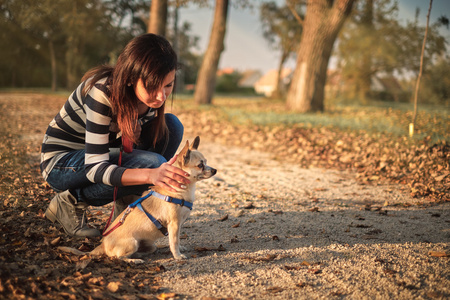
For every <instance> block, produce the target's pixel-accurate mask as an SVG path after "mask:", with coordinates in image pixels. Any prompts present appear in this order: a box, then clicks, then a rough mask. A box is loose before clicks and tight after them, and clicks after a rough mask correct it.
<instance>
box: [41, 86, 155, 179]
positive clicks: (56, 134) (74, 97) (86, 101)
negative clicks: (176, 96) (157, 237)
mask: <svg viewBox="0 0 450 300" xmlns="http://www.w3.org/2000/svg"><path fill="white" fill-rule="evenodd" d="M105 81H106V79H102V80H100V81H98V82H97V83H96V84H95V85H94V87H93V88H92V89H91V90H90V91H89V93H87V94H86V95H85V96H83V95H82V90H83V88H84V86H85V84H86V82H83V83H81V84H80V85H79V86H78V88H77V89H76V90H75V91H74V92H73V93H72V94H71V95H70V97H69V98H68V100H67V101H66V103H65V104H64V106H63V107H62V108H61V110H60V111H59V113H58V114H57V115H56V117H55V118H54V119H53V120H52V121H51V122H50V124H49V126H48V129H47V132H46V133H45V136H44V141H43V143H42V151H41V166H40V167H41V171H42V175H43V176H44V179H47V177H48V174H49V173H50V172H51V170H52V169H53V167H54V166H55V164H56V163H57V162H58V160H59V159H61V158H62V157H63V156H64V155H66V154H67V153H69V152H71V151H73V150H81V149H85V151H86V154H85V167H86V177H87V178H88V179H89V180H90V181H91V182H93V183H104V184H107V185H112V186H121V179H122V174H123V172H124V171H125V168H123V167H119V166H117V165H116V164H112V163H110V162H109V148H110V147H112V146H113V145H115V147H118V146H119V145H120V137H121V135H122V133H121V132H117V131H118V130H117V124H115V123H114V122H113V121H112V109H111V103H110V102H109V97H108V88H107V86H106V85H105ZM154 115H155V111H152V110H151V109H149V111H148V112H147V114H146V115H145V116H141V117H140V118H139V122H140V124H141V125H143V124H144V123H145V122H148V121H149V120H151V119H152V118H153V117H154Z"/></svg>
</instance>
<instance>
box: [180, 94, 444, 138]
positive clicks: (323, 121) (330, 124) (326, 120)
mask: <svg viewBox="0 0 450 300" xmlns="http://www.w3.org/2000/svg"><path fill="white" fill-rule="evenodd" d="M175 102H178V103H176V104H175V105H176V106H180V107H181V108H182V109H183V108H185V109H193V107H194V106H195V104H194V102H193V100H192V98H189V97H183V98H180V99H176V100H175ZM213 103H214V105H212V106H199V107H197V109H200V110H211V113H213V112H214V113H215V114H217V115H218V116H220V117H224V118H227V119H228V120H229V121H231V122H233V123H236V124H247V125H249V124H250V125H257V126H269V127H275V126H287V127H290V126H294V125H295V126H300V127H304V128H312V127H327V128H334V129H338V130H345V131H365V132H368V133H370V134H380V133H381V134H389V135H394V136H408V134H409V123H410V122H411V120H412V114H413V112H412V108H413V107H412V105H411V104H406V103H393V102H372V103H370V104H368V105H364V106H363V105H345V106H344V105H339V104H337V105H329V106H328V107H327V109H326V111H325V112H318V113H295V112H289V111H287V110H286V109H285V104H284V102H283V101H280V100H269V99H265V98H261V97H239V98H236V97H220V98H215V99H214V100H213ZM449 115H450V109H448V108H445V107H439V106H432V105H427V106H422V107H421V108H420V110H419V113H418V117H417V121H416V126H415V127H416V134H415V136H414V140H422V139H423V138H425V137H430V140H431V141H432V142H438V141H449V140H450V138H449V133H450V119H449Z"/></svg>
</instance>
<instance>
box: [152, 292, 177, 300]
mask: <svg viewBox="0 0 450 300" xmlns="http://www.w3.org/2000/svg"><path fill="white" fill-rule="evenodd" d="M176 296H177V294H175V293H162V294H159V295H158V296H157V298H158V299H159V300H165V299H170V298H175V297H176Z"/></svg>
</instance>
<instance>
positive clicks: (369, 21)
mask: <svg viewBox="0 0 450 300" xmlns="http://www.w3.org/2000/svg"><path fill="white" fill-rule="evenodd" d="M373 6H374V0H366V2H365V4H364V12H363V15H362V18H361V24H360V26H362V27H363V29H364V32H365V33H366V36H367V37H368V39H367V40H368V41H370V36H369V35H371V34H373V32H374V31H375V27H374V24H373V18H374V16H373ZM370 44H371V43H370V42H369V43H367V46H369V47H370ZM358 68H359V69H360V75H361V76H360V78H357V80H356V81H357V83H358V84H357V94H358V95H359V99H360V100H361V102H362V103H364V104H365V103H367V100H368V97H369V94H370V86H371V83H372V75H373V70H372V68H373V67H372V56H371V55H370V54H369V53H367V52H365V53H364V54H363V56H362V58H361V61H360V62H359V66H358Z"/></svg>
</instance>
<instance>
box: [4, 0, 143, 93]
mask: <svg viewBox="0 0 450 300" xmlns="http://www.w3.org/2000/svg"><path fill="white" fill-rule="evenodd" d="M124 3H125V1H119V0H115V1H101V0H58V1H52V0H8V1H2V2H1V4H0V5H1V11H2V14H1V15H0V32H1V38H2V40H3V41H7V44H8V47H1V49H0V56H1V57H2V59H1V60H0V68H1V71H2V72H0V86H27V87H37V86H50V80H51V77H52V69H51V62H54V64H55V65H56V74H53V75H54V76H56V77H57V82H58V83H59V86H66V87H68V88H73V86H74V85H76V84H77V83H78V82H79V79H80V77H81V76H82V74H83V73H84V72H86V71H87V70H88V69H89V68H91V67H93V66H95V65H98V64H102V63H109V62H114V59H115V57H116V56H117V54H118V52H119V51H120V49H122V48H123V46H124V45H125V43H126V42H127V41H128V40H129V39H130V38H131V37H132V34H136V33H137V32H140V33H142V31H140V29H139V28H138V27H133V26H131V25H130V26H129V27H124V26H123V25H124V24H123V22H122V21H120V20H118V19H117V16H118V15H122V16H124V17H125V16H130V14H131V16H132V17H131V20H135V18H133V16H134V13H136V10H137V9H138V8H139V9H142V8H143V6H142V4H143V0H140V1H137V0H136V1H126V3H127V6H125V4H124ZM130 12H133V13H130ZM146 12H147V13H148V6H147V8H146ZM132 22H133V21H132Z"/></svg>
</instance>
